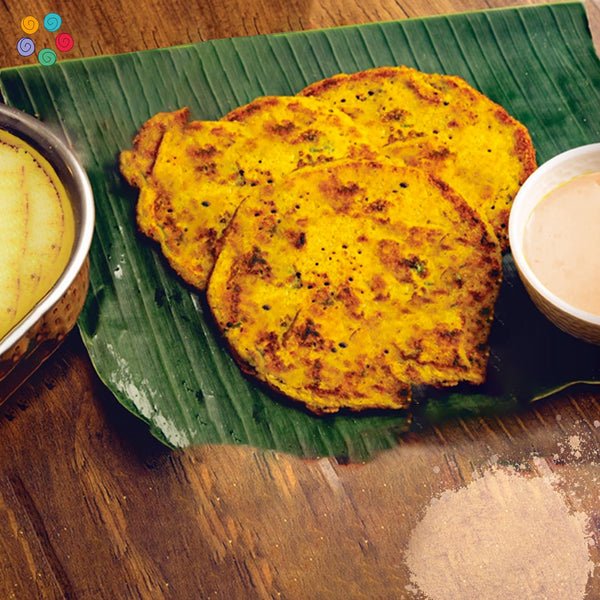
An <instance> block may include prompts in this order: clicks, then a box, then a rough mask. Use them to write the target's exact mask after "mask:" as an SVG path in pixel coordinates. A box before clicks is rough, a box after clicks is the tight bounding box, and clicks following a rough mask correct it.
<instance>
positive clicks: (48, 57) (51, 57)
mask: <svg viewBox="0 0 600 600" xmlns="http://www.w3.org/2000/svg"><path fill="white" fill-rule="evenodd" d="M38 61H39V63H40V65H44V66H45V67H49V66H50V65H53V64H54V63H55V62H56V52H54V50H52V48H44V49H43V50H40V51H39V53H38Z"/></svg>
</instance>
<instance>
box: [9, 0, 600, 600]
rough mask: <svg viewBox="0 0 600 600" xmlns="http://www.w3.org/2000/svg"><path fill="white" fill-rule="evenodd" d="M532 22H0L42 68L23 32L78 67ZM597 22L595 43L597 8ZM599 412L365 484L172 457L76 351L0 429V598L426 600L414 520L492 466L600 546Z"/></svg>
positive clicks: (370, 9)
mask: <svg viewBox="0 0 600 600" xmlns="http://www.w3.org/2000/svg"><path fill="white" fill-rule="evenodd" d="M526 3H530V4H535V3H537V2H524V1H523V0H521V1H519V0H430V1H428V2H419V1H411V0H407V1H402V2H398V1H395V0H321V1H318V2H317V1H316V0H290V2H284V1H281V0H277V1H275V0H273V1H272V2H267V1H265V0H223V1H222V2H206V3H201V2H197V1H192V2H184V0H171V1H170V2H167V1H166V0H153V1H152V2H137V3H130V2H124V1H121V0H106V1H103V2H101V1H99V0H88V1H87V2H85V3H83V2H81V3H67V2H58V3H55V4H53V3H51V2H49V1H47V0H40V1H39V2H31V1H30V0H14V1H13V2H11V3H10V4H9V3H6V2H5V3H3V5H2V7H1V8H0V13H1V15H2V18H1V21H0V67H6V66H12V65H20V64H32V61H31V60H30V59H27V58H25V57H21V56H20V55H19V54H18V53H17V52H16V49H15V43H16V39H17V33H18V31H19V23H20V21H21V19H22V18H23V17H24V16H26V15H28V14H32V15H44V14H46V13H48V12H58V13H60V14H61V16H62V18H63V22H65V23H68V24H69V33H70V34H71V35H72V36H73V38H74V40H76V45H75V47H74V48H73V50H72V51H71V52H70V57H73V58H75V57H79V56H81V57H88V56H94V55H100V54H110V53H121V52H127V51H132V50H140V49H145V48H155V47H165V46H170V45H176V44H181V43H188V42H197V41H202V40H206V39H211V38H220V37H230V36H245V35H252V34H257V33H268V32H280V31H292V30H301V29H310V28H320V27H330V26H336V25H346V24H354V23H367V22H372V21H377V20H390V19H404V18H407V17H415V16H422V15H426V14H439V13H448V12H453V11H467V10H475V9H482V8H490V7H492V8H493V7H502V6H509V5H520V4H526ZM587 10H588V15H589V18H590V21H591V26H592V30H593V33H594V36H595V39H596V40H600V38H598V37H597V35H599V34H600V1H599V0H593V1H588V2H587ZM599 401H600V390H593V389H590V388H583V389H571V390H569V391H568V392H566V393H564V394H563V395H562V396H560V397H555V398H553V399H552V400H549V401H542V402H540V403H539V404H537V405H535V406H533V407H532V408H531V410H528V411H526V412H525V413H524V414H519V415H507V416H503V417H501V418H492V417H490V418H481V419H476V420H471V421H469V422H468V423H467V422H465V421H461V420H458V419H457V420H453V421H450V422H447V423H445V424H443V425H441V426H439V427H434V428H432V429H430V430H427V431H425V432H423V433H422V434H420V435H418V436H415V435H412V436H408V437H405V438H403V439H402V440H400V443H399V445H398V446H397V447H396V448H394V449H392V450H389V451H386V452H383V453H381V454H379V455H377V456H376V457H374V458H373V459H371V460H370V461H369V462H368V463H366V464H354V465H341V464H338V463H337V462H336V460H335V459H330V458H324V459H321V460H316V461H305V460H301V459H299V458H296V457H293V456H288V455H285V454H280V453H276V452H270V451H262V450H257V449H254V448H250V447H243V446H237V447H230V446H212V447H198V448H193V449H188V450H184V451H171V450H168V449H167V448H165V447H163V446H162V445H161V444H159V443H158V442H157V441H156V440H155V439H154V438H152V437H151V436H150V434H149V433H148V431H147V429H146V428H145V427H144V426H143V425H142V424H141V423H140V422H138V421H137V420H136V419H135V418H133V417H132V416H131V415H130V414H129V413H127V412H126V411H125V409H123V408H122V407H121V406H120V405H119V404H118V403H117V402H116V401H115V399H114V398H113V396H112V395H111V393H110V392H109V391H108V390H107V389H106V388H105V387H104V386H103V384H102V383H101V382H100V380H99V379H98V377H97V375H96V374H95V372H94V370H93V368H92V366H91V364H90V361H89V359H88V357H87V354H86V350H85V348H84V346H83V344H82V342H81V339H80V337H79V334H78V333H77V332H76V331H75V332H73V333H72V334H70V335H69V336H68V338H67V340H66V341H65V343H64V344H63V346H62V347H61V348H60V349H59V351H58V352H57V353H56V354H55V355H54V356H53V357H52V358H51V359H50V360H49V361H47V363H45V364H44V365H43V367H42V368H41V369H40V370H39V371H38V372H37V373H36V374H35V375H34V376H33V378H32V379H31V380H30V381H29V382H28V383H27V384H26V385H25V386H24V387H23V388H22V389H21V390H20V391H19V392H18V393H17V394H16V395H15V396H14V397H13V399H12V400H11V401H10V402H9V403H8V404H7V405H5V406H3V407H2V409H1V410H0V437H1V439H2V444H1V446H0V598H18V599H26V600H29V599H32V598H47V599H55V598H68V599H75V598H77V599H88V598H89V599H96V598H109V599H121V598H122V599H130V598H148V599H153V600H157V599H162V598H172V599H176V600H186V599H192V600H195V599H200V598H226V599H231V598H288V599H303V598H407V599H409V598H417V597H419V596H418V595H414V594H412V593H411V592H410V591H409V588H408V587H407V586H409V571H408V568H407V566H406V564H405V563H404V562H403V560H402V553H403V551H404V548H405V547H406V545H407V543H408V541H409V539H410V536H411V531H412V530H413V529H414V527H415V525H416V523H417V521H418V519H419V518H421V517H422V516H423V514H424V511H425V510H426V507H427V506H428V504H429V503H430V502H431V500H432V498H433V497H434V496H436V495H439V494H440V493H442V492H443V491H444V490H450V489H456V488H458V487H460V486H465V485H467V484H468V483H469V482H472V481H473V479H474V477H475V476H476V474H477V473H482V472H483V471H485V470H486V469H488V468H490V467H491V466H493V464H494V463H496V462H498V461H500V462H502V463H503V464H519V465H523V464H527V465H529V466H530V467H531V469H532V472H533V473H534V474H535V473H536V472H537V473H538V474H540V473H542V472H543V474H546V475H547V474H548V473H554V474H556V475H559V476H560V481H561V485H562V487H563V488H564V489H565V490H566V491H567V492H568V498H569V503H570V505H571V507H572V508H573V510H575V509H577V510H583V511H585V512H586V513H587V514H588V515H590V519H591V524H592V530H591V532H590V533H591V534H592V536H593V538H592V539H593V540H596V539H597V537H598V535H599V534H600V529H599V527H600V525H599V524H600V508H599V505H598V501H597V499H598V498H599V497H600V467H599V460H598V459H599V457H600V435H599V432H600V428H599V426H600V403H599ZM540 461H541V462H540ZM540 552H543V549H540ZM591 557H592V559H593V560H596V561H597V560H598V552H597V550H596V549H595V548H592V550H591ZM421 597H422V596H421ZM548 597H549V598H551V597H552V596H551V595H550V596H548ZM587 598H600V581H599V580H598V578H596V579H595V581H590V583H589V585H588V595H587ZM447 600H452V598H450V597H449V598H448V599H447ZM574 600H578V599H574Z"/></svg>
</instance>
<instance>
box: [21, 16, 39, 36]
mask: <svg viewBox="0 0 600 600" xmlns="http://www.w3.org/2000/svg"><path fill="white" fill-rule="evenodd" d="M39 26H40V24H39V22H38V20H37V19H36V18H35V17H32V16H27V17H23V18H22V19H21V29H22V30H23V33H27V34H29V35H31V34H32V33H35V32H36V31H37V30H38V28H39Z"/></svg>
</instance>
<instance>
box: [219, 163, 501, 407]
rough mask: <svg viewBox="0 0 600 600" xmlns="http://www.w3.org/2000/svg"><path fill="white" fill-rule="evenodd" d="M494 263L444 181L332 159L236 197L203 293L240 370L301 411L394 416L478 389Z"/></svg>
mask: <svg viewBox="0 0 600 600" xmlns="http://www.w3.org/2000/svg"><path fill="white" fill-rule="evenodd" d="M500 261H501V257H500V250H499V247H498V245H497V243H496V241H495V236H494V235H493V233H492V232H491V230H490V229H489V226H487V225H486V224H485V222H484V221H483V220H482V219H481V218H480V217H479V215H478V214H477V213H476V212H475V211H474V210H473V209H472V207H470V205H469V204H467V203H466V202H465V201H464V200H463V199H462V198H461V197H460V196H459V195H457V194H455V193H454V192H452V191H451V190H450V188H448V186H446V185H445V184H443V183H441V182H439V181H437V180H435V179H434V178H432V177H430V176H429V175H427V174H426V173H425V172H424V171H422V170H420V169H415V168H411V167H397V166H394V165H391V164H389V163H379V162H375V161H344V160H340V161H335V162H331V163H328V164H323V165H320V166H315V167H312V168H310V169H305V170H302V171H297V172H296V173H294V174H291V175H288V176H287V177H285V178H283V179H281V180H280V181H279V182H277V183H276V184H273V185H272V186H270V187H268V188H267V187H265V188H264V189H263V193H262V194H261V195H260V196H248V197H247V198H246V199H245V200H244V201H243V203H242V204H241V205H240V207H239V208H238V210H237V211H236V213H235V216H234V218H233V219H232V221H231V222H230V224H229V226H228V227H227V231H226V234H225V235H224V237H223V243H222V246H221V249H220V254H219V256H218V259H217V262H216V265H215V267H214V270H213V272H212V275H211V278H210V281H209V285H208V290H207V297H208V302H209V305H210V307H211V310H212V312H213V314H214V316H215V319H216V322H217V324H218V326H219V327H220V328H221V330H222V331H223V332H224V335H225V338H226V340H227V342H228V343H229V345H230V347H231V349H232V351H233V353H234V355H235V356H236V358H237V360H238V361H239V363H240V364H241V365H242V367H243V368H244V369H245V370H246V371H248V372H250V373H252V374H253V375H254V376H256V377H257V378H258V379H260V380H262V381H263V382H265V383H267V384H268V385H269V386H271V387H272V388H274V389H276V390H278V391H280V392H282V393H284V394H285V395H286V396H288V397H289V398H292V399H294V400H296V401H299V402H302V403H304V404H305V405H306V406H307V407H308V409H309V410H311V411H314V412H316V413H325V412H334V411H337V410H339V409H340V408H342V407H347V408H350V409H352V410H363V409H368V408H402V407H406V406H407V405H408V403H409V401H410V396H411V386H412V385H419V384H428V385H434V386H451V385H455V384H457V383H458V382H461V381H465V382H469V383H473V384H478V383H481V382H482V381H483V380H484V377H485V370H486V364H487V358H488V348H487V338H488V334H489V329H490V324H491V321H492V316H493V309H494V303H495V300H496V297H497V294H498V288H499V284H500V279H501V262H500Z"/></svg>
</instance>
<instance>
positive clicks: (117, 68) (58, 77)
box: [0, 2, 600, 460]
mask: <svg viewBox="0 0 600 600" xmlns="http://www.w3.org/2000/svg"><path fill="white" fill-rule="evenodd" d="M394 64H405V65H409V66H414V67H417V68H419V69H421V70H423V71H435V72H442V73H451V74H457V75H460V76H462V77H464V78H465V79H466V80H467V81H469V82H470V83H471V84H472V85H473V86H475V87H476V88H478V89H480V90H481V91H482V92H484V93H485V94H487V95H488V96H489V97H491V98H492V99H493V100H495V101H497V102H499V103H500V104H502V105H503V106H504V107H506V108H507V110H508V111H509V112H510V113H511V114H512V115H514V116H515V117H516V118H518V119H519V120H521V121H522V122H523V123H525V125H527V127H528V128H529V130H530V132H531V134H532V138H533V141H534V144H535V146H536V149H537V156H538V162H539V163H542V162H544V161H546V160H547V159H549V158H550V157H552V156H554V155H555V154H557V153H559V152H561V151H563V150H566V149H568V148H570V147H573V146H577V145H580V144H585V143H590V142H595V141H600V63H599V61H598V58H597V56H596V54H595V52H594V48H593V44H592V39H591V35H590V31H589V28H588V24H587V20H586V14H585V8H584V5H583V4H582V3H579V2H574V3H564V4H552V5H541V6H534V7H523V8H516V9H515V8H511V9H497V10H489V11H483V12H472V13H462V14H454V15H450V16H442V17H430V18H425V19H412V20H405V21H400V22H386V23H373V24H368V25H363V26H353V27H343V28H335V29H328V30H320V31H309V32H298V33H291V34H278V35H266V36H255V37H247V38H239V39H224V40H216V41H208V42H202V43H199V44H193V45H186V46H181V47H176V48H167V49H157V50H148V51H142V52H137V53H131V54H123V55H118V56H104V57H98V58H90V59H84V60H62V61H59V62H57V63H56V64H55V65H53V66H49V67H46V66H41V65H38V66H29V67H19V68H11V69H4V70H2V71H0V94H1V95H2V97H3V99H4V101H5V102H6V103H8V104H11V105H13V106H15V107H17V108H20V109H22V110H24V111H26V112H28V113H31V114H34V115H36V116H38V117H39V118H40V119H42V120H43V121H45V122H47V123H49V124H50V125H51V126H53V127H54V128H56V130H57V131H58V132H59V133H60V134H61V135H63V136H64V137H66V138H67V140H68V142H69V143H70V144H71V146H72V147H73V148H74V150H75V151H76V152H77V154H78V155H79V157H80V159H81V161H82V162H83V164H84V166H85V167H86V169H87V172H88V174H89V177H90V180H91V182H92V186H93V189H94V193H95V199H96V210H97V224H96V233H95V238H94V242H93V246H92V250H91V255H90V258H91V269H92V274H91V286H90V293H89V296H88V299H87V303H86V306H85V308H84V311H83V313H82V316H81V318H80V321H79V326H80V330H81V334H82V337H83V340H84V342H85V344H86V346H87V348H88V351H89V354H90V357H91V360H92V361H93V364H94V365H95V368H96V369H97V371H98V373H99V375H100V377H101V378H102V380H103V381H104V382H105V383H106V385H107V386H108V387H109V388H110V389H111V390H112V392H113V393H114V395H115V397H116V398H117V400H118V401H120V402H121V403H122V404H123V405H124V406H125V407H127V408H128V409H129V410H130V411H131V412H133V413H134V414H135V415H137V416H139V417H140V418H141V419H143V420H144V421H146V422H147V423H148V424H149V427H150V429H151V431H152V433H153V434H154V435H155V436H156V437H157V438H159V439H160V440H162V441H163V442H164V443H166V444H168V445H169V446H172V447H184V446H187V445H192V444H207V443H228V444H251V445H254V446H257V447H261V448H268V449H274V450H278V451H284V452H290V453H295V454H299V455H301V456H305V457H316V456H324V455H333V456H337V457H338V458H346V459H347V460H361V459H365V458H367V457H369V456H370V455H372V454H373V453H374V452H377V451H379V450H382V449H385V448H389V447H391V446H393V445H395V444H397V442H398V436H399V435H400V434H402V433H403V432H405V431H407V430H408V428H409V427H410V423H411V421H410V418H409V417H410V416H411V415H409V414H408V413H406V412H399V413H390V412H372V413H368V414H363V415H357V414H338V415H333V416H326V417H316V416H313V415H311V414H309V413H307V412H305V411H304V410H303V409H302V408H300V407H298V406H296V405H294V404H290V403H288V402H286V401H285V400H283V399H282V398H279V397H277V396H276V395H275V394H273V393H271V392H269V391H267V390H265V389H263V388H262V387H261V386H260V385H258V384H256V383H255V382H254V381H252V380H250V379H248V378H247V377H245V376H244V375H242V373H241V372H240V370H239V369H238V367H237V366H236V364H235V362H234V361H233V359H232V357H231V356H230V354H229V353H228V352H227V350H226V349H225V346H224V345H223V343H222V341H221V340H220V337H219V334H218V332H217V331H216V329H215V327H214V325H213V323H212V322H211V319H210V315H209V313H208V311H207V306H206V303H205V300H204V297H203V296H202V295H201V294H198V293H196V292H195V291H194V290H192V289H190V288H189V287H187V286H185V285H184V284H183V283H182V282H181V281H180V280H179V279H178V278H177V276H176V275H175V274H174V273H173V272H172V271H171V270H170V269H169V267H168V266H167V265H166V263H165V261H164V260H163V258H162V256H161V254H160V251H159V249H158V248H157V246H156V245H154V244H153V243H151V242H149V241H148V240H146V239H144V238H142V237H141V236H140V235H139V234H138V233H137V232H136V226H135V221H134V205H135V200H136V192H135V191H134V190H132V189H130V188H129V187H128V186H127V185H126V183H125V182H124V180H123V179H122V178H121V176H120V174H119V171H118V166H117V156H118V153H119V151H121V150H123V149H127V148H129V147H131V141H132V138H133V136H134V134H135V133H136V131H137V130H138V128H139V127H140V125H141V124H142V123H143V122H144V121H145V120H146V119H148V118H149V117H150V116H152V115H153V114H155V113H156V112H159V111H164V110H174V109H176V108H179V107H182V106H189V107H190V109H191V111H192V115H193V117H194V118H196V119H218V118H219V117H221V116H222V115H223V114H225V113H226V112H228V111H229V110H231V109H233V108H234V107H236V106H239V105H241V104H244V103H246V102H249V101H250V100H252V99H254V98H255V97H257V96H260V95H264V94H294V93H296V92H297V91H298V90H300V89H301V88H302V87H304V86H305V85H307V84H308V83H311V82H313V81H316V80H318V79H321V78H323V77H327V76H330V75H333V74H335V73H338V72H353V71H357V70H360V69H366V68H369V67H373V66H379V65H394ZM491 346H492V356H491V359H490V365H489V373H488V378H487V383H486V384H485V386H481V387H478V388H472V387H459V388H456V389H453V390H451V391H432V390H427V389H422V390H417V396H418V398H417V401H416V402H415V407H414V410H413V411H411V412H413V413H414V416H415V418H414V420H413V423H416V426H417V427H421V426H423V424H427V423H431V422H435V421H439V420H442V419H445V418H449V417H451V416H454V415H459V414H460V415H464V414H471V415H481V414H490V413H491V414H499V413H502V412H505V411H513V410H524V409H526V406H527V404H528V403H529V402H530V401H531V400H533V399H535V398H540V397H543V396H547V395H548V394H551V393H552V392H553V391H556V390H559V389H563V388H565V387H567V386H569V385H572V384H573V383H576V382H588V383H599V382H600V348H597V347H594V346H591V345H588V344H585V343H582V342H578V341H576V340H574V339H572V338H570V337H568V336H567V335H565V334H563V333H561V332H560V331H559V330H557V329H556V328H555V327H554V326H552V325H551V324H550V323H549V322H547V321H546V320H545V319H544V318H543V317H542V316H541V315H540V314H539V313H538V312H537V310H536V309H535V308H534V307H533V305H532V303H531V302H530V300H529V298H528V297H527V295H526V293H525V291H524V289H523V287H522V285H521V283H520V281H519V280H518V277H517V275H516V273H515V269H514V265H513V263H512V259H511V258H510V256H507V257H506V258H505V261H504V284H503V287H502V290H501V294H500V299H499V301H498V306H497V318H496V320H495V324H494V328H493V331H492V335H491ZM414 426H415V425H413V427H414Z"/></svg>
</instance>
